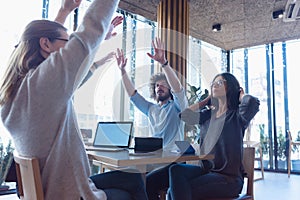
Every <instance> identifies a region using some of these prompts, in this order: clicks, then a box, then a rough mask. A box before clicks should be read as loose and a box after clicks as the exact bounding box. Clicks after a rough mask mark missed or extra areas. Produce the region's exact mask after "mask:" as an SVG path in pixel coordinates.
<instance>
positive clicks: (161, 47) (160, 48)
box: [147, 38, 182, 92]
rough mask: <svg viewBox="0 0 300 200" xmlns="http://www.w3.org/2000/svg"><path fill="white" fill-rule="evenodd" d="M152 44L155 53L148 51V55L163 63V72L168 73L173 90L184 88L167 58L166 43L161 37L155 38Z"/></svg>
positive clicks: (177, 90)
mask: <svg viewBox="0 0 300 200" xmlns="http://www.w3.org/2000/svg"><path fill="white" fill-rule="evenodd" d="M152 46H153V48H154V55H152V54H150V53H147V55H148V56H149V57H150V58H152V59H153V60H155V61H157V62H159V63H160V64H161V65H162V69H163V72H164V74H165V75H166V78H167V81H168V83H169V85H170V86H171V90H172V91H174V92H179V91H180V90H181V89H182V85H181V83H180V81H179V79H178V77H177V76H176V74H175V72H174V70H173V69H172V68H171V66H170V64H169V62H168V60H167V59H166V56H165V44H164V43H163V42H162V41H161V39H160V38H155V41H152Z"/></svg>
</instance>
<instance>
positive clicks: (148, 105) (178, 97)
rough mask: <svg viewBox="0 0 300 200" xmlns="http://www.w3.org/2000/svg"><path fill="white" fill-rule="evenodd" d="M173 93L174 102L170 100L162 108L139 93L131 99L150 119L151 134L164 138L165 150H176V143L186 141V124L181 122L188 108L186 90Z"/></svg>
mask: <svg viewBox="0 0 300 200" xmlns="http://www.w3.org/2000/svg"><path fill="white" fill-rule="evenodd" d="M171 93H172V95H173V98H174V100H169V101H168V102H167V103H166V104H164V105H162V106H160V105H158V104H154V103H152V102H149V101H147V100H146V99H145V98H144V97H142V96H141V95H140V94H139V93H138V92H136V93H135V94H134V95H133V96H132V97H131V98H130V100H131V101H132V103H133V104H134V105H135V106H136V107H137V108H138V109H139V110H140V111H141V112H142V113H144V114H145V115H146V116H147V117H148V120H149V131H150V134H151V135H152V136H153V137H160V138H163V147H164V149H174V148H175V141H177V140H183V139H184V122H183V121H182V120H180V118H179V113H180V112H181V111H182V110H184V109H185V108H187V106H188V101H187V98H186V96H185V90H184V89H182V90H181V91H180V92H178V93H173V92H172V91H171Z"/></svg>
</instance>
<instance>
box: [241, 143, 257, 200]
mask: <svg viewBox="0 0 300 200" xmlns="http://www.w3.org/2000/svg"><path fill="white" fill-rule="evenodd" d="M254 159H255V148H254V147H244V155H243V165H244V169H245V173H246V177H247V189H246V194H247V196H251V197H253V198H254V192H253V184H254Z"/></svg>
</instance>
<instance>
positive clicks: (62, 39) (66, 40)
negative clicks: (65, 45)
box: [51, 38, 69, 42]
mask: <svg viewBox="0 0 300 200" xmlns="http://www.w3.org/2000/svg"><path fill="white" fill-rule="evenodd" d="M51 39H54V40H61V41H65V42H68V41H69V39H65V38H51Z"/></svg>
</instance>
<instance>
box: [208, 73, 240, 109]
mask: <svg viewBox="0 0 300 200" xmlns="http://www.w3.org/2000/svg"><path fill="white" fill-rule="evenodd" d="M219 76H222V77H223V79H225V80H226V82H225V84H226V98H227V107H228V109H229V110H235V109H237V108H238V106H239V103H240V101H239V98H240V88H241V87H240V83H239V82H238V80H237V79H236V77H235V76H234V75H232V74H231V73H229V72H224V73H220V74H217V75H216V76H215V78H214V79H213V81H215V80H216V78H217V77H219ZM211 103H212V104H213V105H215V106H216V107H218V106H217V101H216V99H215V98H213V99H212V101H211Z"/></svg>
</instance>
